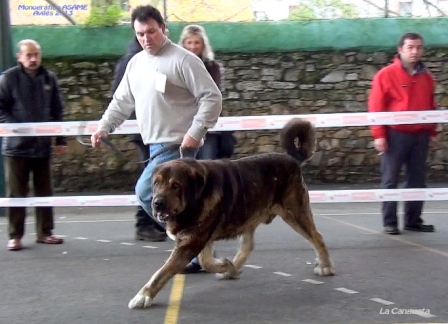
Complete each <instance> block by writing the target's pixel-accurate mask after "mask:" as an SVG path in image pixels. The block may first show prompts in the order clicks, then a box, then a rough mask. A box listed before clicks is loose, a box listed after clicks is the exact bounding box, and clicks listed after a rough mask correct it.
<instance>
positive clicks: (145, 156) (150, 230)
mask: <svg viewBox="0 0 448 324" xmlns="http://www.w3.org/2000/svg"><path fill="white" fill-rule="evenodd" d="M133 143H134V144H135V145H136V146H137V149H138V154H139V161H147V162H146V163H141V164H140V165H141V169H140V175H141V174H142V173H143V171H144V170H145V167H146V166H147V165H148V163H149V145H145V144H144V143H143V141H142V139H141V137H140V136H139V137H138V138H134V139H133ZM135 218H136V224H135V227H136V238H137V239H139V240H148V241H153V240H154V239H157V238H160V240H164V239H165V229H164V228H163V227H161V226H160V225H159V224H158V223H156V222H155V221H154V220H153V219H152V218H151V216H149V215H148V213H146V211H145V210H144V209H143V207H142V206H141V205H139V206H137V212H136V214H135ZM159 232H163V233H162V234H160V233H159Z"/></svg>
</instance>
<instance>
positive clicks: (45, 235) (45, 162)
mask: <svg viewBox="0 0 448 324" xmlns="http://www.w3.org/2000/svg"><path fill="white" fill-rule="evenodd" d="M30 160H31V161H32V162H31V164H32V166H31V170H32V172H33V186H34V195H35V196H36V197H51V196H53V186H52V179H51V160H50V158H49V157H48V158H33V159H30ZM53 229H54V217H53V207H36V234H37V240H36V241H37V242H38V243H48V244H60V243H63V241H64V240H63V239H61V238H58V237H55V236H53Z"/></svg>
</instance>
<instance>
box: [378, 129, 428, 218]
mask: <svg viewBox="0 0 448 324" xmlns="http://www.w3.org/2000/svg"><path fill="white" fill-rule="evenodd" d="M387 144H388V149H387V152H385V153H384V154H383V155H382V158H381V184H382V187H383V188H386V189H396V188H397V187H398V180H399V176H400V171H401V168H402V167H403V165H405V185H404V187H405V188H426V167H427V166H426V159H427V157H428V150H429V132H419V133H404V132H399V131H395V130H392V129H390V128H389V129H388V133H387ZM397 205H398V204H397V202H396V201H388V202H384V203H383V208H382V211H383V225H384V226H398V219H397ZM422 209H423V201H407V202H405V204H404V223H405V226H412V225H416V224H421V223H423V220H422V219H421V217H420V216H421V214H422Z"/></svg>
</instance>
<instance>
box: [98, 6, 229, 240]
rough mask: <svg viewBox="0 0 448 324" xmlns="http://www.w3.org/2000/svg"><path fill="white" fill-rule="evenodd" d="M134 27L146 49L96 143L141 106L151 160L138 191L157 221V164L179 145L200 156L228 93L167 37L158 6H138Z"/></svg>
mask: <svg viewBox="0 0 448 324" xmlns="http://www.w3.org/2000/svg"><path fill="white" fill-rule="evenodd" d="M132 26H133V28H134V31H135V35H136V37H137V40H138V42H139V43H140V45H141V46H142V47H143V49H144V50H143V51H142V52H140V53H138V54H136V55H135V56H134V57H133V58H132V59H131V60H130V61H129V63H128V65H127V67H126V71H125V74H124V76H123V79H122V81H121V82H120V84H119V86H118V88H117V90H116V91H115V93H114V95H113V99H112V101H111V103H110V104H109V106H108V108H107V109H106V111H105V113H104V115H103V116H102V118H101V120H100V122H99V126H98V129H97V131H96V132H95V133H94V134H92V136H91V142H92V145H93V146H94V147H96V146H98V145H99V144H100V142H101V141H100V138H105V137H107V136H108V134H109V133H111V132H113V131H114V130H115V129H116V128H117V127H118V126H119V125H121V124H122V123H123V122H124V121H125V120H126V119H128V118H129V116H130V115H131V113H132V112H133V111H134V110H135V114H136V120H137V123H138V126H139V129H140V133H141V136H142V139H143V142H144V143H145V144H147V145H149V154H150V158H151V161H150V162H149V163H148V165H147V166H146V168H145V170H144V171H143V172H142V174H141V175H140V178H139V179H138V181H137V184H136V186H135V192H136V195H137V198H138V200H139V202H140V204H141V206H142V207H143V209H145V211H146V212H147V213H148V214H149V215H150V216H151V217H152V218H153V219H154V220H156V219H155V218H154V217H153V215H152V208H151V201H152V183H151V177H152V173H153V170H154V168H155V167H156V166H157V165H159V164H161V163H163V162H167V161H171V160H174V159H177V158H179V157H180V153H179V152H180V151H179V147H180V148H181V150H182V151H183V152H186V154H188V155H189V156H190V157H195V155H196V153H197V151H198V149H199V147H200V146H201V145H202V143H203V138H204V136H205V134H206V133H207V130H208V129H209V128H212V127H213V126H215V124H216V122H217V120H218V117H219V114H220V113H221V110H222V96H221V92H220V90H219V89H218V87H217V86H216V84H215V82H214V81H213V79H212V78H211V76H210V74H209V73H208V72H207V70H206V68H205V66H204V64H203V62H202V61H201V60H200V59H199V58H198V57H197V56H196V55H194V54H192V53H191V52H189V51H187V50H185V49H183V48H182V47H180V46H178V45H176V44H173V43H172V42H171V41H170V40H169V39H168V38H167V37H166V36H165V29H166V27H165V23H164V20H163V18H162V15H161V13H160V11H159V10H158V9H156V8H154V7H152V6H149V5H148V6H139V7H137V8H135V10H134V11H133V12H132ZM156 221H157V220H156ZM146 232H147V233H141V234H143V235H144V236H145V237H146V239H147V240H151V238H153V240H154V241H160V240H161V237H163V239H164V238H165V237H166V236H165V234H164V233H161V232H160V230H158V229H157V228H152V229H146ZM138 236H139V233H138V232H137V238H138Z"/></svg>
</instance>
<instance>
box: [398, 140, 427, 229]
mask: <svg viewBox="0 0 448 324" xmlns="http://www.w3.org/2000/svg"><path fill="white" fill-rule="evenodd" d="M413 137H414V146H413V147H412V150H411V153H410V155H409V158H408V160H407V162H406V184H405V188H426V168H427V165H426V159H427V157H428V151H429V133H419V134H415V135H413ZM422 210H423V201H407V202H405V206H404V225H405V229H409V230H417V231H421V232H432V231H434V226H432V225H424V224H423V220H422V218H421V214H422Z"/></svg>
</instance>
